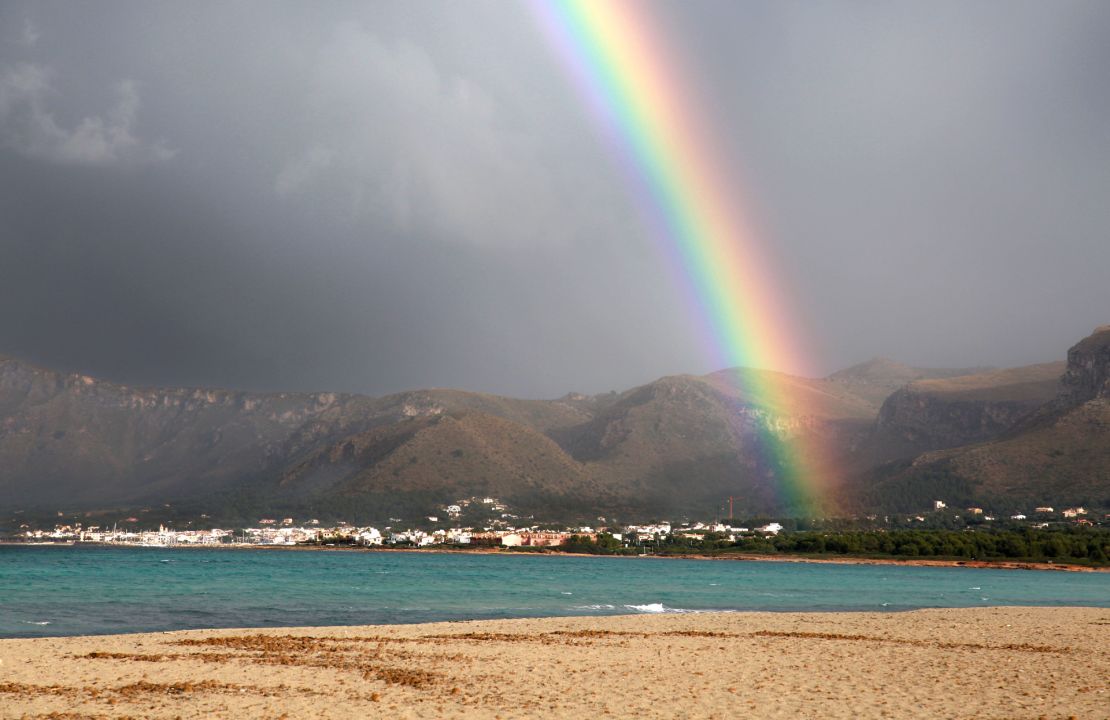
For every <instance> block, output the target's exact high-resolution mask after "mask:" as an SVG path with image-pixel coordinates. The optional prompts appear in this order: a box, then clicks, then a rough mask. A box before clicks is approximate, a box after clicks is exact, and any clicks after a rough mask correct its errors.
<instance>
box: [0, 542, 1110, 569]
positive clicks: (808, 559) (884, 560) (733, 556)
mask: <svg viewBox="0 0 1110 720" xmlns="http://www.w3.org/2000/svg"><path fill="white" fill-rule="evenodd" d="M0 547H61V548H73V547H106V548H116V547H118V548H130V549H148V550H267V551H281V550H285V551H294V552H367V553H375V552H376V553H420V554H430V555H503V556H507V557H578V558H627V559H639V560H642V559H654V560H671V559H674V560H724V561H729V560H731V561H737V562H780V563H811V564H823V565H904V566H907V567H953V568H976V569H984V570H1041V571H1057V572H1094V573H1106V572H1110V565H1077V564H1073V563H1054V562H1036V561H1029V560H973V559H966V560H963V559H955V558H948V559H946V558H921V557H917V558H908V557H907V558H906V559H901V558H896V557H866V556H854V555H835V556H812V555H787V554H780V555H762V554H758V553H721V554H718V555H707V554H704V553H662V554H645V555H627V554H612V555H602V554H597V553H571V552H565V551H561V550H553V549H544V550H533V551H529V550H525V551H519V550H508V549H501V548H494V547H490V548H446V547H434V548H409V547H404V548H387V547H376V546H375V547H362V546H338V545H337V546H324V545H270V544H257V545H251V544H246V543H243V544H224V543H221V544H217V545H192V544H185V543H182V544H179V545H153V546H152V545H129V544H124V543H94V542H76V543H23V542H0Z"/></svg>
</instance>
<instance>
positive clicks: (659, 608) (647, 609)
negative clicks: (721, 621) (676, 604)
mask: <svg viewBox="0 0 1110 720" xmlns="http://www.w3.org/2000/svg"><path fill="white" fill-rule="evenodd" d="M625 607H626V608H628V609H629V610H635V611H636V612H642V613H694V612H698V611H697V610H687V609H686V608H673V607H667V606H666V605H664V604H663V603H648V604H647V605H625Z"/></svg>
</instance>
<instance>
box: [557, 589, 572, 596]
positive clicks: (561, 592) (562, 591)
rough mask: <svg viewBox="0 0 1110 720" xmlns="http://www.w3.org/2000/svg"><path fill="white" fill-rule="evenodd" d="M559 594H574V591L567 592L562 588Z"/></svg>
mask: <svg viewBox="0 0 1110 720" xmlns="http://www.w3.org/2000/svg"><path fill="white" fill-rule="evenodd" d="M559 594H560V595H573V594H574V593H572V592H567V591H566V590H561V591H559Z"/></svg>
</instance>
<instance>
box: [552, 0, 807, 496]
mask: <svg viewBox="0 0 1110 720" xmlns="http://www.w3.org/2000/svg"><path fill="white" fill-rule="evenodd" d="M530 5H531V8H532V11H533V14H534V16H535V17H536V18H537V20H538V23H539V25H540V27H541V28H542V30H543V32H544V34H545V35H546V37H547V38H548V41H549V42H550V44H551V45H552V46H553V47H554V48H555V50H556V53H557V55H558V56H559V57H560V59H561V60H562V62H563V63H564V64H565V65H566V67H567V68H568V70H569V72H570V74H571V75H572V77H573V79H574V81H575V84H576V85H577V87H578V89H579V90H580V92H581V93H582V94H583V95H584V97H585V99H586V102H587V104H588V105H589V108H590V110H591V111H592V114H593V115H594V116H595V118H596V120H597V121H598V124H599V125H600V127H601V128H602V130H603V131H604V132H605V134H606V136H607V139H608V141H609V143H610V145H611V146H612V147H613V149H614V151H615V154H616V156H617V157H618V158H619V159H620V161H621V165H622V167H623V169H624V171H625V173H626V175H627V177H628V180H629V182H630V187H632V188H633V190H634V192H635V195H636V199H637V200H638V202H639V203H640V205H641V207H642V208H643V210H644V211H645V213H646V215H645V216H646V217H647V219H648V220H649V223H650V225H651V227H652V229H653V230H654V233H653V234H654V235H655V236H656V237H657V238H658V239H659V241H660V243H661V245H662V249H663V251H664V254H665V255H666V256H667V257H668V259H669V260H671V261H673V263H674V264H675V265H676V266H677V267H678V268H679V270H680V272H679V274H680V276H681V277H683V278H684V283H685V285H686V287H687V290H688V291H689V292H690V294H691V295H692V300H693V302H694V303H695V305H696V307H698V308H699V315H700V316H701V317H700V318H699V320H700V321H701V322H702V323H703V324H704V325H705V326H706V328H707V330H708V331H709V332H708V333H707V334H708V338H709V339H708V344H709V345H710V347H711V349H712V351H713V352H714V354H715V355H716V359H717V360H718V361H720V362H721V363H722V365H721V366H722V367H735V368H737V371H736V381H737V382H738V383H740V384H741V385H742V386H743V389H744V391H745V394H746V395H747V396H749V397H755V398H760V399H761V404H762V405H764V406H765V407H775V406H779V407H781V406H782V405H791V406H797V402H796V401H795V402H792V400H796V399H793V398H790V397H787V395H789V393H790V392H791V391H790V387H789V383H787V382H785V381H784V380H780V378H782V377H783V376H776V373H774V372H766V371H767V370H774V371H780V372H792V373H796V374H798V373H803V372H805V371H806V370H808V368H807V363H806V362H805V358H806V357H807V354H806V353H804V352H802V350H801V348H800V347H799V346H798V344H797V338H798V337H799V333H796V332H793V327H792V325H791V323H790V322H789V321H790V319H791V313H790V312H788V306H787V304H786V303H785V302H784V299H783V298H782V297H781V296H780V295H779V291H778V290H779V289H778V287H777V286H776V283H775V278H776V277H777V275H776V273H774V272H772V268H771V265H770V262H769V258H767V257H766V254H765V253H764V252H763V248H762V247H761V246H760V242H759V239H758V237H757V235H756V234H755V233H754V232H752V230H751V228H750V223H749V222H748V220H747V219H746V218H745V217H744V215H743V212H742V208H741V206H740V202H739V197H738V195H739V192H738V191H737V188H738V185H737V184H736V182H735V181H733V180H732V179H731V178H729V174H728V173H727V172H726V171H725V167H724V163H723V162H722V161H721V160H720V159H719V153H716V152H714V150H715V149H716V148H718V147H720V144H719V143H717V142H714V139H713V138H714V134H713V133H712V132H711V131H710V123H709V122H708V118H706V117H705V116H704V114H701V113H699V107H700V105H699V104H698V103H696V102H694V101H693V100H692V99H691V98H690V97H689V94H688V92H687V88H689V87H690V83H688V82H686V81H684V79H683V76H682V74H681V73H680V72H679V71H678V69H679V64H678V63H677V62H676V61H675V59H674V57H673V56H672V54H671V53H670V52H669V51H668V47H667V45H666V44H665V43H664V42H663V38H662V36H661V35H660V34H659V33H658V32H656V28H655V27H654V26H653V23H652V22H651V17H650V14H649V12H648V7H649V6H648V4H647V3H643V2H638V1H636V0H532V1H531V2H530ZM761 370H762V371H761ZM764 417H765V420H766V422H765V424H764V425H763V426H762V427H763V432H762V433H761V435H762V439H761V442H760V446H761V452H762V453H763V454H764V458H763V460H764V466H765V467H770V468H772V469H773V475H774V480H775V482H776V484H777V489H778V491H779V493H780V499H781V500H782V502H783V503H784V504H786V505H787V506H789V507H791V508H793V509H794V510H795V511H796V512H800V513H805V514H812V513H817V512H820V511H821V510H822V508H823V506H824V498H823V497H822V483H821V478H820V477H819V473H818V471H817V469H816V468H815V467H814V464H813V463H812V462H810V459H811V458H812V457H813V456H815V454H816V453H814V452H810V451H808V449H807V448H803V447H800V446H799V445H800V444H799V443H797V442H792V441H790V440H789V439H787V437H786V435H788V434H789V433H783V432H781V428H776V427H774V421H773V419H771V418H770V417H769V416H764Z"/></svg>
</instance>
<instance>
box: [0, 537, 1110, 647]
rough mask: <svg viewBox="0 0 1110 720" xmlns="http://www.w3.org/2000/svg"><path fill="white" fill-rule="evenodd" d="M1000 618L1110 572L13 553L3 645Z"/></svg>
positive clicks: (1070, 595) (124, 551)
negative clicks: (807, 618) (623, 624)
mask: <svg viewBox="0 0 1110 720" xmlns="http://www.w3.org/2000/svg"><path fill="white" fill-rule="evenodd" d="M986 605H1049V606H1064V605H1086V606H1097V607H1110V573H1070V572H1040V571H1029V570H986V569H977V568H957V567H952V568H946V567H909V566H893V565H830V564H808V563H775V562H743V561H723V560H717V561H714V560H678V559H659V558H605V557H566V556H546V557H544V556H530V555H477V554H474V555H471V554H430V553H409V552H392V551H390V552H357V551H356V552H306V551H286V550H246V549H244V550H203V549H179V550H173V549H161V548H118V547H89V546H84V547H82V546H76V547H38V546H34V547H12V546H6V547H0V637H35V636H47V635H85V634H99V633H122V632H142V631H157V630H178V629H185V628H204V627H272V626H282V625H355V624H377V623H413V622H429V621H434V620H462V619H484V618H513V617H540V616H551V615H613V614H622V613H623V614H627V613H641V612H697V611H706V610H730V611H745V610H872V611H874V610H877V611H895V610H910V609H914V608H926V607H971V606H986Z"/></svg>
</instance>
